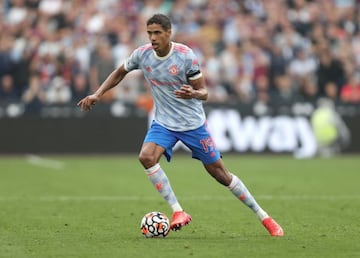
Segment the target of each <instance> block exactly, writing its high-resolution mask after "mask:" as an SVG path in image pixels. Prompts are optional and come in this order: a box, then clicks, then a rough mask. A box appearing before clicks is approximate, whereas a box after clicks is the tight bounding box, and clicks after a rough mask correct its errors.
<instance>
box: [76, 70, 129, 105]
mask: <svg viewBox="0 0 360 258" xmlns="http://www.w3.org/2000/svg"><path fill="white" fill-rule="evenodd" d="M127 73H128V71H126V70H125V67H124V65H123V64H122V65H121V66H119V67H118V68H116V69H115V70H114V71H113V72H112V73H110V74H109V76H108V77H107V78H106V80H105V81H104V82H103V83H102V84H101V86H100V87H99V88H98V89H97V90H96V91H95V92H94V93H93V94H91V95H89V96H87V97H85V98H83V99H82V100H80V101H79V102H78V103H77V105H78V106H79V107H80V108H81V109H82V110H85V111H89V110H90V109H91V106H93V105H95V104H96V103H97V102H98V101H99V100H100V98H101V96H102V95H104V94H105V92H107V91H108V90H110V89H112V88H114V87H115V86H116V85H118V84H119V83H120V82H121V81H122V79H124V77H125V75H126V74H127Z"/></svg>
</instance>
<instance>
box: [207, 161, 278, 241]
mask: <svg viewBox="0 0 360 258" xmlns="http://www.w3.org/2000/svg"><path fill="white" fill-rule="evenodd" d="M204 166H205V168H206V170H207V171H208V173H209V174H210V175H211V176H213V177H214V178H215V179H216V180H217V181H218V182H219V183H221V184H223V185H224V186H226V187H227V188H228V189H229V190H230V191H231V192H232V193H233V194H234V195H235V196H236V197H237V198H238V199H239V200H240V201H242V202H243V203H244V204H245V205H246V206H248V207H249V208H250V209H251V210H252V211H253V212H254V213H255V214H256V216H257V217H258V218H259V219H260V221H261V222H262V224H263V225H264V227H265V228H266V229H267V230H268V231H269V233H270V235H272V236H283V235H284V231H283V229H282V228H281V226H280V225H279V224H277V223H276V221H275V220H274V219H273V218H271V217H270V216H269V215H268V214H267V213H266V212H265V211H264V210H263V209H262V208H261V207H260V205H259V204H258V203H257V201H256V200H255V198H254V196H253V195H252V194H251V193H250V192H249V190H248V189H247V187H246V186H245V184H244V183H243V182H242V181H241V180H240V178H239V177H237V176H236V175H234V174H232V173H230V172H229V171H228V170H227V169H226V168H225V166H224V164H223V161H222V159H219V160H218V161H216V162H215V163H211V164H204Z"/></svg>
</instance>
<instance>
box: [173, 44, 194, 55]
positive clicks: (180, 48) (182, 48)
mask: <svg viewBox="0 0 360 258" xmlns="http://www.w3.org/2000/svg"><path fill="white" fill-rule="evenodd" d="M174 51H179V52H181V53H185V54H186V53H188V52H189V51H190V49H189V48H188V47H186V46H184V45H178V44H175V46H174Z"/></svg>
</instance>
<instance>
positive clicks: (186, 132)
mask: <svg viewBox="0 0 360 258" xmlns="http://www.w3.org/2000/svg"><path fill="white" fill-rule="evenodd" d="M146 25H147V34H148V37H149V40H150V43H148V44H146V45H143V46H140V47H138V48H137V49H135V50H134V51H133V53H132V54H131V56H130V57H128V58H127V59H126V60H125V62H124V64H122V65H120V66H119V67H118V68H116V69H115V70H114V71H113V72H112V73H110V74H109V76H108V77H107V79H106V80H105V81H104V82H103V83H102V84H101V86H100V87H99V88H98V89H97V90H96V92H95V93H93V94H91V95H89V96H87V97H85V98H83V99H82V100H80V101H79V103H78V106H80V108H81V109H82V110H85V111H89V110H90V109H91V107H92V105H95V104H96V103H97V102H98V101H99V100H100V98H101V96H102V95H103V94H104V93H105V92H106V91H108V90H109V89H111V88H113V87H115V86H116V85H118V84H119V83H120V82H121V81H122V79H123V78H124V77H125V76H126V74H127V73H129V72H130V71H132V70H135V69H140V70H142V71H143V73H144V77H145V78H146V80H147V82H148V83H149V85H150V88H151V92H152V96H153V100H154V108H155V109H154V110H155V116H154V120H153V122H152V124H151V126H150V128H149V130H148V132H147V134H146V136H145V139H144V142H143V145H142V148H141V151H140V154H139V160H140V162H141V164H142V165H143V167H144V168H145V171H146V174H147V176H148V177H149V179H150V181H151V182H152V184H153V185H154V186H155V188H156V189H157V190H158V192H159V193H160V194H161V195H162V197H163V198H164V199H165V200H166V201H167V202H168V204H169V205H170V206H171V208H172V210H173V214H172V218H171V223H170V228H171V229H172V230H178V229H180V228H181V227H182V226H185V225H187V224H188V223H190V221H191V216H190V215H189V214H187V213H186V212H185V211H184V210H183V208H182V207H181V205H180V203H179V202H178V200H177V198H176V196H175V194H174V192H173V190H172V188H171V185H170V182H169V179H168V177H167V176H166V174H165V172H164V170H163V169H162V168H161V166H160V163H159V161H160V158H161V156H162V155H164V156H165V157H166V158H167V161H170V159H171V156H172V148H173V147H174V145H175V144H176V143H177V142H178V141H181V142H183V143H184V144H185V145H186V146H187V147H189V149H190V150H191V152H192V157H193V158H196V159H199V160H200V161H201V162H202V163H203V165H204V167H205V169H206V170H207V172H208V173H209V174H210V175H211V176H212V177H214V178H215V179H216V180H217V181H218V182H219V183H221V184H222V185H224V186H226V187H227V188H228V189H229V190H230V191H231V192H232V193H233V194H234V195H235V196H236V197H237V198H238V199H239V200H240V201H242V202H243V203H244V204H245V205H246V206H248V207H249V208H250V209H251V210H252V211H253V212H254V213H255V214H256V216H257V217H258V218H259V219H260V221H261V222H262V224H263V225H264V227H265V228H266V229H267V230H268V232H269V233H270V235H271V236H283V235H284V232H283V229H282V228H281V226H280V225H279V224H278V223H276V221H275V220H274V219H272V218H271V217H270V216H269V215H268V214H267V213H266V212H265V211H264V210H263V209H262V208H261V207H260V206H259V204H258V203H257V202H256V200H255V199H254V197H253V196H252V195H251V194H250V192H249V191H248V189H247V188H246V186H245V185H244V184H243V182H242V181H241V180H240V179H239V178H238V177H237V176H236V175H235V174H232V173H230V172H229V171H228V170H227V168H226V167H225V165H224V163H223V161H222V159H221V155H220V153H219V151H218V150H217V149H216V146H215V144H214V142H213V140H212V138H211V135H210V133H209V131H208V129H207V125H206V117H205V112H204V109H203V101H205V100H206V99H207V97H208V92H207V88H206V85H205V79H204V76H203V75H202V73H201V71H200V65H199V61H198V59H197V57H196V55H195V54H194V52H193V51H192V49H190V48H189V47H188V46H186V45H183V44H180V43H176V42H172V41H171V32H172V30H171V21H170V19H169V18H168V17H167V16H166V15H163V14H155V15H153V16H152V17H151V18H150V19H148V20H147V23H146Z"/></svg>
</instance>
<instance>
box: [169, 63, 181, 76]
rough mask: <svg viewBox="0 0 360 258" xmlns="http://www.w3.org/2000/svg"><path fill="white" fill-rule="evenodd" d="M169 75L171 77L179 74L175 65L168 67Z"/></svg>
mask: <svg viewBox="0 0 360 258" xmlns="http://www.w3.org/2000/svg"><path fill="white" fill-rule="evenodd" d="M169 73H170V74H171V75H177V74H178V73H179V68H178V67H177V65H172V66H170V67H169Z"/></svg>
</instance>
